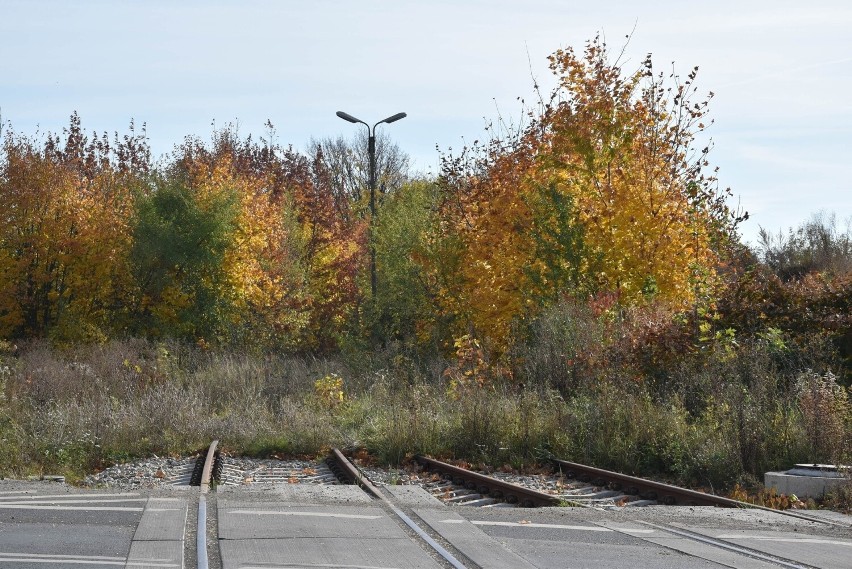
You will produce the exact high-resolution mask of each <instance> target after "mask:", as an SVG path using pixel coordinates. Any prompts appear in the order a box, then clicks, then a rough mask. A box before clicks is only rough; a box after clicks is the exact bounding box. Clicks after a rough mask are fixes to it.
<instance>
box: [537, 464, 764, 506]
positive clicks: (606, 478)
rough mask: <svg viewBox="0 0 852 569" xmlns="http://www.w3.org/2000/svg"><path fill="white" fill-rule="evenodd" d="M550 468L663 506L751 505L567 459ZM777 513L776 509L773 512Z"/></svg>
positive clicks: (570, 476) (569, 476)
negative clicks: (654, 501)
mask: <svg viewBox="0 0 852 569" xmlns="http://www.w3.org/2000/svg"><path fill="white" fill-rule="evenodd" d="M552 462H553V465H554V466H555V467H556V468H557V469H558V470H559V471H560V472H562V473H563V474H564V475H565V476H567V477H568V478H573V479H576V480H580V481H582V482H591V483H593V484H595V485H596V486H609V487H611V488H612V489H613V490H620V491H623V492H625V493H626V494H635V495H638V496H641V497H642V498H645V499H648V500H656V501H658V502H660V503H662V504H665V505H667V506H673V505H685V506H717V507H723V508H743V507H751V506H752V504H747V503H745V502H740V501H738V500H732V499H730V498H723V497H722V496H716V495H714V494H705V493H703V492H697V491H695V490H689V489H688V488H680V487H678V486H672V485H671V484H664V483H662V482H655V481H653V480H646V479H644V478H638V477H636V476H628V475H627V474H620V473H618V472H612V471H610V470H604V469H602V468H595V467H594V466H586V465H585V464H579V463H576V462H568V461H567V460H557V459H553V461H552ZM774 511H777V510H774Z"/></svg>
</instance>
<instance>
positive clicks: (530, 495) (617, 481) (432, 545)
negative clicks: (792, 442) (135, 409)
mask: <svg viewBox="0 0 852 569" xmlns="http://www.w3.org/2000/svg"><path fill="white" fill-rule="evenodd" d="M217 448H218V441H214V443H213V444H212V445H211V447H210V448H209V449H208V451H207V452H206V453H204V454H203V455H201V456H199V457H198V458H197V460H196V461H195V463H194V464H193V468H192V470H193V474H192V476H191V481H192V483H193V484H197V485H198V486H199V488H200V496H199V510H198V522H197V523H198V527H197V539H196V547H197V560H198V567H199V568H202V569H208V562H207V548H208V547H211V545H209V544H208V543H207V536H208V534H209V532H210V531H211V530H210V528H209V527H208V521H207V501H206V497H205V494H206V492H207V491H208V489H209V488H210V487H211V485H212V484H214V483H216V484H219V485H223V486H237V485H246V484H262V483H278V484H283V483H287V484H296V483H298V484H329V485H336V484H356V485H358V486H360V487H361V488H362V489H364V491H365V492H367V493H368V494H369V495H370V496H372V497H373V499H374V501H375V503H376V504H377V505H378V506H379V507H380V508H382V509H383V510H385V511H386V512H387V513H388V515H389V516H391V517H392V518H394V519H396V520H397V523H398V524H399V526H400V527H404V528H407V530H406V531H408V532H409V537H410V538H411V539H414V540H415V541H418V542H420V543H421V547H422V548H423V549H424V550H426V549H428V550H431V551H432V552H433V554H434V555H436V556H440V558H441V560H442V561H441V563H442V565H443V566H448V567H453V568H454V569H473V568H476V567H484V566H487V565H483V564H482V563H481V562H479V561H476V560H474V559H472V558H471V557H469V555H468V554H467V551H468V550H466V549H464V548H462V549H458V546H457V545H455V544H453V543H452V542H451V541H446V540H445V539H444V537H443V534H441V536H438V535H437V534H435V532H434V521H433V522H431V526H430V522H427V521H426V520H427V518H420V517H419V516H420V515H422V514H418V513H417V511H415V510H412V509H410V508H403V507H401V506H399V505H398V504H397V503H396V499H395V495H394V493H392V492H390V491H388V489H386V488H383V487H382V486H380V485H377V484H374V483H373V482H372V481H371V480H370V479H369V477H367V476H365V475H364V474H363V472H362V471H361V470H360V469H359V468H358V467H356V466H355V465H354V464H353V463H352V462H350V461H349V460H348V459H347V458H346V457H345V456H344V455H343V453H341V452H340V451H339V450H337V449H332V451H331V453H330V454H329V456H328V458H327V459H326V461H325V462H324V463H317V464H315V465H312V466H309V467H305V466H304V463H294V465H293V466H292V468H288V467H287V466H282V461H267V462H265V461H254V462H251V461H248V463H247V462H246V461H238V460H232V459H230V458H229V457H227V456H224V455H222V454H221V453H219V452H218V450H217ZM415 460H416V461H417V463H419V464H420V465H421V466H422V467H423V468H424V470H426V471H427V472H429V473H430V474H431V476H430V478H433V479H434V482H435V483H436V484H438V485H439V487H440V488H441V489H440V490H438V491H437V493H443V494H445V495H446V494H453V493H455V496H450V499H448V500H446V501H447V502H448V503H449V504H465V503H466V504H470V505H479V506H483V507H492V508H493V507H506V506H509V505H511V506H516V507H527V508H530V507H533V508H534V507H540V506H557V505H560V504H562V505H564V504H569V505H582V506H586V507H594V506H595V505H599V504H601V503H604V501H605V500H610V501H611V502H612V501H613V500H612V499H613V498H615V497H618V496H628V497H630V496H632V499H631V500H629V501H628V503H641V502H644V503H655V504H661V505H709V506H716V507H727V508H745V507H753V506H752V505H750V504H745V503H742V502H737V501H735V500H730V499H727V498H723V497H718V496H712V495H709V494H702V493H700V492H695V491H692V490H688V489H684V488H678V487H675V486H671V485H667V484H661V483H657V482H653V481H648V480H644V479H640V478H636V477H630V476H625V475H622V474H619V473H614V472H610V471H605V470H601V469H596V468H592V467H588V466H585V465H580V464H576V463H570V462H565V461H556V462H554V468H555V471H556V474H555V476H556V477H557V479H560V480H564V479H571V480H573V482H569V483H565V482H564V481H563V482H562V483H561V485H556V486H555V488H553V489H551V490H549V491H546V492H542V491H539V490H535V489H532V488H527V487H524V486H523V485H519V484H515V483H512V482H508V481H505V480H500V479H499V478H497V477H494V476H488V475H484V474H481V473H477V472H473V471H470V470H467V469H464V468H461V467H458V466H454V465H450V464H447V463H444V462H440V461H436V460H434V459H431V458H427V457H423V456H416V457H415ZM285 462H286V461H285ZM246 464H249V467H248V468H247V467H246ZM560 477H561V478H560ZM426 487H427V488H428V484H427V485H426ZM462 491H465V492H468V494H466V495H467V496H470V498H469V499H465V500H463V499H458V500H452V498H453V497H457V496H461V495H462ZM435 493H436V492H433V494H435ZM604 493H614V494H613V495H609V496H603V494H604ZM626 493H631V494H626ZM584 496H585V497H586V498H583V497H584ZM592 496H595V497H592ZM619 500H621V499H619ZM760 509H766V508H760ZM471 511H473V510H471ZM773 511H774V512H776V513H780V514H784V515H793V516H794V517H799V518H803V519H806V520H809V521H813V522H818V523H824V524H829V525H841V524H836V523H833V522H830V521H826V520H823V519H817V518H810V517H808V516H805V515H799V514H797V513H791V512H778V511H776V510H773ZM303 515H335V514H317V513H307V514H303ZM341 515H344V516H345V515H346V514H341ZM525 517H526V515H525ZM654 519H655V521H654V522H653V523H652V522H644V521H638V522H636V524H639V529H636V528H635V527H634V528H633V529H625V530H620V529H618V528H617V527H616V528H612V529H610V528H609V527H608V526H607V525H606V524H604V525H603V526H602V527H600V526H599V528H598V530H597V531H615V532H619V531H624V532H626V535H627V536H630V537H631V538H638V537H641V536H644V535H650V534H653V535H654V536H656V537H653V538H649V539H650V540H651V542H652V543H656V544H657V545H663V546H664V547H668V545H666V544H667V543H676V544H678V545H677V546H676V547H675V549H677V547H681V548H682V549H679V551H681V552H686V551H687V550H689V551H693V550H695V551H697V549H694V548H702V547H710V548H711V550H719V551H721V552H723V553H718V554H717V555H727V556H732V558H743V559H745V558H749V559H751V560H752V561H758V562H763V563H767V564H769V565H772V566H780V567H787V568H794V569H811V567H812V566H811V565H807V564H803V563H801V562H798V561H796V560H794V559H789V558H786V557H783V556H780V555H776V554H774V553H769V552H767V551H766V550H761V549H759V548H758V549H755V548H752V547H748V546H746V545H744V544H743V543H742V542H739V543H738V542H736V537H737V536H736V535H729V536H726V535H721V536H710V535H707V534H706V533H704V534H702V533H700V532H699V531H693V530H690V529H687V528H686V527H685V526H683V525H677V524H671V523H666V522H661V521H659V520H658V519H656V518H654ZM491 520H493V518H491ZM444 521H445V522H446V521H447V520H444ZM449 521H453V520H449ZM457 523H461V520H460V521H458V522H457ZM469 523H473V524H485V526H486V527H487V526H488V525H500V524H502V525H510V526H512V525H513V526H519V525H523V524H527V525H526V526H524V527H528V528H535V527H542V528H560V527H565V528H569V527H574V526H560V525H552V524H547V523H544V524H536V523H534V522H530V521H523V522H519V523H514V522H503V521H489V519H486V520H483V521H475V520H474V521H472V522H469ZM616 525H618V524H616ZM844 527H845V526H844ZM643 528H644V529H643ZM213 535H215V533H214V534H213ZM674 538H677V539H674ZM654 540H656V541H654ZM667 540H668V541H667ZM215 542H216V540H213V541H212V542H211V543H215ZM687 542H693V543H694V544H695V545H691V546H690V545H684V544H685V543H687ZM468 545H469V544H468ZM212 547H215V546H212ZM683 548H685V549H683ZM690 548H693V549H690ZM471 551H472V550H471ZM690 555H692V553H690ZM707 559H710V558H709V557H708V558H707Z"/></svg>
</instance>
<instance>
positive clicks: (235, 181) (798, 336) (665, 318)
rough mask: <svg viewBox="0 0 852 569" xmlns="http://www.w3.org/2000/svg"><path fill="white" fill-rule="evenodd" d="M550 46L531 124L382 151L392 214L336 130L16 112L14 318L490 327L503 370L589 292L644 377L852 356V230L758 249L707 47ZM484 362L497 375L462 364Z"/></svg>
mask: <svg viewBox="0 0 852 569" xmlns="http://www.w3.org/2000/svg"><path fill="white" fill-rule="evenodd" d="M551 70H552V71H553V73H554V76H555V78H556V79H557V87H556V88H555V90H554V92H553V93H551V94H550V95H549V97H543V96H542V97H541V98H540V103H539V104H538V105H536V106H535V107H534V108H531V109H530V110H529V113H528V116H527V121H526V124H525V126H523V127H522V128H516V129H510V130H511V132H508V133H504V134H502V135H497V134H496V133H495V132H494V131H491V132H490V133H489V140H488V141H487V142H485V143H483V144H479V143H475V144H474V145H473V146H472V147H469V148H465V149H463V150H462V152H461V153H460V154H457V155H449V154H447V155H444V156H443V167H442V170H441V173H440V174H439V175H438V176H437V177H436V178H435V179H413V178H411V177H405V176H400V175H399V174H400V171H399V169H396V170H394V171H383V172H382V174H383V175H384V176H387V177H393V176H395V178H394V182H393V183H392V184H390V185H389V186H383V188H384V189H386V190H387V191H381V192H380V200H379V208H378V212H377V215H376V218H375V219H372V220H371V219H370V216H369V211H368V208H367V207H366V200H367V199H368V193H369V192H367V191H365V189H364V188H363V187H361V186H362V185H363V182H360V185H359V182H358V180H359V179H360V178H359V177H358V176H355V175H352V172H351V169H350V171H349V175H348V176H342V175H341V173H342V172H343V173H345V170H346V168H347V164H346V160H345V158H346V156H345V153H343V154H341V153H338V154H336V155H334V156H331V155H329V154H328V152H329V150H330V149H331V148H333V146H334V145H329V144H326V145H323V144H319V143H316V144H313V145H312V153H311V154H309V155H306V154H303V153H299V152H297V151H295V150H293V148H292V147H282V146H280V145H278V144H275V143H273V142H271V141H270V140H271V138H272V137H270V140H261V141H255V140H252V139H251V137H249V138H246V139H242V138H240V137H239V136H238V134H237V133H236V131H235V129H232V128H225V129H222V130H218V131H216V132H215V133H214V135H213V137H212V139H211V140H210V141H207V142H205V141H202V140H199V139H196V138H192V137H188V138H187V139H185V140H184V141H183V142H182V143H181V144H179V145H177V146H176V147H175V149H174V151H173V152H172V153H171V154H169V155H168V156H166V157H165V158H164V159H162V160H161V161H159V162H157V163H155V162H154V161H153V160H152V158H151V152H150V149H149V147H148V145H147V140H146V136H145V131H144V128H143V129H142V130H141V131H138V130H136V128H135V127H134V125H133V124H132V123H131V127H130V130H129V132H128V133H127V134H124V135H122V136H119V135H118V134H116V135H115V136H114V137H108V136H107V135H106V134H103V135H101V136H98V135H96V134H91V135H87V134H86V133H85V132H84V129H83V126H82V124H81V121H80V118H79V117H78V116H77V115H76V114H74V115H72V117H71V121H70V125H69V127H68V128H67V129H65V131H64V132H63V134H62V135H52V134H51V135H47V136H46V137H45V138H41V139H37V138H33V137H29V136H26V135H24V134H21V133H18V132H15V131H14V130H13V129H12V128H11V126H10V125H6V126H5V127H4V128H5V133H4V138H3V147H2V155H0V216H2V227H0V337H2V338H6V339H28V338H50V339H52V340H54V341H56V342H59V343H66V344H73V343H76V342H103V341H106V340H108V339H114V338H126V337H144V338H149V339H163V338H173V339H180V340H187V341H190V342H193V343H197V344H199V345H200V346H202V347H207V346H219V347H226V348H245V349H251V350H257V351H260V352H264V351H277V352H284V353H330V352H335V351H337V350H340V349H341V348H351V347H355V348H357V347H365V348H375V347H384V348H386V347H388V346H391V345H393V346H398V347H400V348H399V349H401V350H404V351H408V352H412V353H433V354H443V355H453V354H456V355H457V354H458V353H459V352H464V353H468V352H469V351H470V350H473V351H475V352H477V353H478V352H481V357H482V358H483V362H484V364H483V365H485V366H486V367H487V368H488V369H489V370H490V371H488V373H490V374H494V373H496V374H497V375H500V374H502V373H503V371H501V370H504V371H505V370H507V369H517V367H518V365H520V364H519V360H513V359H512V358H513V354H517V353H518V350H519V349H520V348H519V347H520V346H524V345H527V346H528V345H529V343H530V342H535V341H536V337H537V336H536V335H537V334H541V333H542V332H541V327H542V326H543V325H544V324H543V323H545V322H548V321H549V320H548V319H552V318H553V317H554V316H553V314H554V313H555V312H559V311H562V312H564V311H565V310H566V308H565V307H566V306H572V307H575V308H576V309H577V310H582V311H585V312H588V313H590V314H593V315H594V316H595V318H599V319H602V320H601V322H604V321H606V320H607V319H609V321H610V322H614V321H616V320H617V321H619V322H621V323H627V322H628V321H629V322H632V323H633V324H630V325H629V326H628V327H629V328H630V330H631V332H630V333H629V334H628V335H629V336H630V339H629V342H628V341H626V340H624V338H621V339H617V338H610V339H609V340H607V341H603V342H601V343H600V346H601V347H600V348H598V349H596V350H593V353H597V352H600V351H601V350H609V352H608V353H609V354H610V356H611V355H612V354H613V353H615V352H618V353H619V354H620V355H619V357H620V358H622V360H624V361H626V360H630V361H635V362H636V366H638V367H637V368H636V373H637V375H638V376H641V377H657V376H664V375H666V373H669V372H670V369H669V368H668V367H667V366H668V365H670V364H671V362H672V361H673V360H674V359H675V358H676V357H677V356H678V355H683V354H684V353H698V352H701V350H706V349H708V346H712V347H713V349H717V348H718V346H723V347H724V346H727V347H728V348H730V347H731V346H734V345H738V344H741V343H743V342H746V341H752V340H754V341H757V340H759V339H761V338H774V339H776V340H777V341H779V342H783V343H784V345H793V344H795V345H799V344H802V345H803V344H805V343H811V344H812V343H813V342H815V341H816V340H817V339H824V340H825V346H827V347H826V348H825V349H826V350H827V351H824V352H821V353H822V354H823V356H824V358H823V359H821V360H820V361H821V362H822V364H823V365H824V366H825V367H828V366H829V365H830V364H833V369H835V371H838V372H840V371H844V370H845V369H846V367H844V366H847V367H848V362H849V360H848V358H849V352H850V349H849V344H850V332H849V331H850V322H849V299H850V278H849V270H848V269H849V261H848V259H849V250H848V234H846V235H845V238H846V239H847V242H846V245H845V247H846V249H843V246H841V247H840V249H842V251H839V252H837V254H836V255H835V257H836V258H837V259H845V260H843V262H839V261H838V262H837V263H834V264H831V263H828V262H827V261H825V259H824V258H825V255H826V253H825V249H826V247H828V248H830V246H829V245H826V244H825V239H823V245H821V246H822V247H823V250H821V251H822V252H821V253H819V254H820V255H822V257H820V259H822V261H820V263H821V264H819V265H813V266H812V267H811V266H809V265H808V259H809V258H807V255H806V254H805V253H802V255H804V257H802V258H798V257H795V255H796V254H797V253H795V251H793V250H799V251H800V252H801V251H803V250H804V249H807V248H808V247H810V246H811V242H808V241H807V239H806V237H801V238H799V240H798V241H797V240H796V239H795V238H794V237H795V236H793V235H792V234H791V236H790V237H789V238H786V237H784V236H780V237H778V238H777V239H775V238H774V237H772V236H769V235H765V236H764V243H763V246H762V249H761V251H758V252H750V251H748V249H746V248H745V247H743V246H742V245H741V244H740V243H739V239H738V236H737V226H738V224H739V223H740V222H741V221H742V220H743V219H745V218H746V217H747V215H746V214H744V213H742V212H739V211H735V210H733V209H731V208H730V207H729V205H728V201H729V197H730V191H729V190H721V189H720V188H719V187H718V184H717V180H716V177H715V171H714V170H713V169H712V168H711V166H710V165H709V162H708V155H709V152H710V147H709V146H704V145H701V144H698V142H697V140H696V137H697V136H701V133H702V132H703V131H704V130H705V128H707V127H708V126H709V125H710V123H711V122H712V121H710V120H709V119H708V117H707V113H708V109H709V107H708V99H706V98H701V97H699V96H698V95H697V87H696V85H695V79H696V73H697V69H694V70H692V71H691V72H690V73H689V74H688V75H687V76H686V77H685V78H681V77H679V76H676V75H672V74H666V73H659V72H657V71H656V70H655V69H654V67H653V64H652V62H651V60H650V57H649V58H648V59H647V60H646V61H645V62H643V64H642V65H641V66H640V68H639V69H638V70H636V71H635V72H626V71H625V70H624V69H623V68H622V67H621V66H620V65H619V63H618V62H613V61H612V59H611V58H610V56H609V54H608V53H607V50H606V46H605V44H603V43H602V42H601V41H600V40H598V39H595V40H593V41H590V42H588V44H587V45H586V48H585V50H584V51H583V53H582V54H577V53H575V52H574V51H573V50H571V49H567V50H560V51H557V52H556V53H554V54H553V55H552V56H551ZM710 96H712V94H711V95H710ZM324 152H325V154H324ZM341 157H343V158H344V160H342V161H341ZM393 158H394V160H396V162H397V163H400V162H401V163H404V159H403V158H400V157H399V156H394V157H393ZM344 178H345V179H344ZM380 185H382V184H380ZM824 221H825V220H823V222H824ZM818 224H819V223H817V225H818ZM823 226H824V227H828V225H827V224H826V223H823ZM812 229H813V228H812ZM814 231H816V230H814ZM814 231H811V233H808V235H812V234H813V235H816V233H814ZM823 237H824V236H823ZM843 237H844V235H843V234H838V233H835V234H834V235H833V237H832V236H831V235H829V240H831V239H834V241H833V242H832V243H835V244H838V243H840V241H839V240H841V238H843ZM808 238H809V237H808ZM813 238H814V239H816V238H817V237H813ZM370 247H374V248H375V253H376V267H377V275H378V288H377V294H376V295H375V297H372V296H371V293H370V281H369V257H370V255H369V251H370ZM815 254H816V253H815ZM800 256H801V255H800ZM844 263H845V264H844ZM811 268H813V269H814V270H811ZM575 308H572V309H571V310H574V309H575ZM562 312H560V313H562ZM602 325H603V324H602ZM625 325H626V324H625ZM631 326H632V327H631ZM728 348H725V349H728ZM598 356H600V357H601V358H605V357H610V356H607V355H606V354H603V353H601V354H598V355H596V356H595V357H598ZM477 357H479V356H477ZM821 357H822V356H821ZM589 358H590V353H588V352H587V353H584V354H577V357H570V355H567V356H565V357H564V359H565V361H566V362H568V361H570V366H569V367H571V370H570V372H569V371H566V372H565V373H566V374H567V375H566V376H565V379H564V382H565V383H566V384H568V383H576V381H578V379H577V378H578V377H580V375H582V372H581V371H580V370H581V369H582V368H583V366H586V367H588V369H590V370H591V369H593V368H594V366H593V365H592V364H591V363H589V362H588V361H585V360H588V359H589ZM584 361H585V363H584ZM459 365H460V366H461V367H464V365H463V364H459ZM565 365H568V364H565ZM578 366H579V367H578ZM474 367H475V366H474ZM566 369H567V368H566ZM467 371H471V370H467ZM509 373H510V372H509ZM590 373H591V372H590ZM485 375H488V374H485ZM557 375H558V374H557ZM470 376H476V377H477V381H478V382H482V381H483V379H482V378H483V377H484V376H483V374H482V373H479V372H476V371H471V373H470V374H468V375H467V376H466V375H465V374H464V373H461V374H460V375H459V381H461V382H464V381H465V378H466V377H470ZM569 376H570V378H573V379H570V378H569Z"/></svg>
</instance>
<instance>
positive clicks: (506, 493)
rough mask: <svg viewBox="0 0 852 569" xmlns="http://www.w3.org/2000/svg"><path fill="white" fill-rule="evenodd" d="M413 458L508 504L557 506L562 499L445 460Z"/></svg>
mask: <svg viewBox="0 0 852 569" xmlns="http://www.w3.org/2000/svg"><path fill="white" fill-rule="evenodd" d="M414 460H416V461H417V462H418V463H420V464H421V465H422V466H423V467H425V468H428V469H429V470H432V471H436V472H442V473H444V474H448V475H450V476H451V477H452V478H453V482H454V483H456V484H459V485H464V486H466V487H468V488H469V489H471V490H473V489H475V490H476V491H478V492H479V493H480V494H488V495H489V496H492V497H495V498H503V499H505V500H506V501H507V502H509V503H510V504H516V503H517V504H519V505H521V506H524V507H535V506H558V505H559V504H560V503H562V502H563V500H562V499H561V498H559V497H558V496H552V495H550V494H545V493H544V492H539V491H537V490H532V489H530V488H524V487H523V486H518V485H517V484H512V483H510V482H503V481H502V480H497V479H495V478H492V477H490V476H486V475H484V474H479V473H477V472H471V471H470V470H466V469H464V468H460V467H458V466H453V465H452V464H447V463H446V462H441V461H440V460H435V459H433V458H427V457H425V456H422V455H419V454H418V455H416V456H415V457H414ZM456 480H460V482H456Z"/></svg>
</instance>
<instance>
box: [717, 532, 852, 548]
mask: <svg viewBox="0 0 852 569" xmlns="http://www.w3.org/2000/svg"><path fill="white" fill-rule="evenodd" d="M716 539H754V540H757V541H783V542H787V543H820V544H827V545H845V546H846V547H852V541H838V540H836V539H821V538H816V537H781V536H777V537H776V536H772V535H747V534H746V535H717V536H716Z"/></svg>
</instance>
